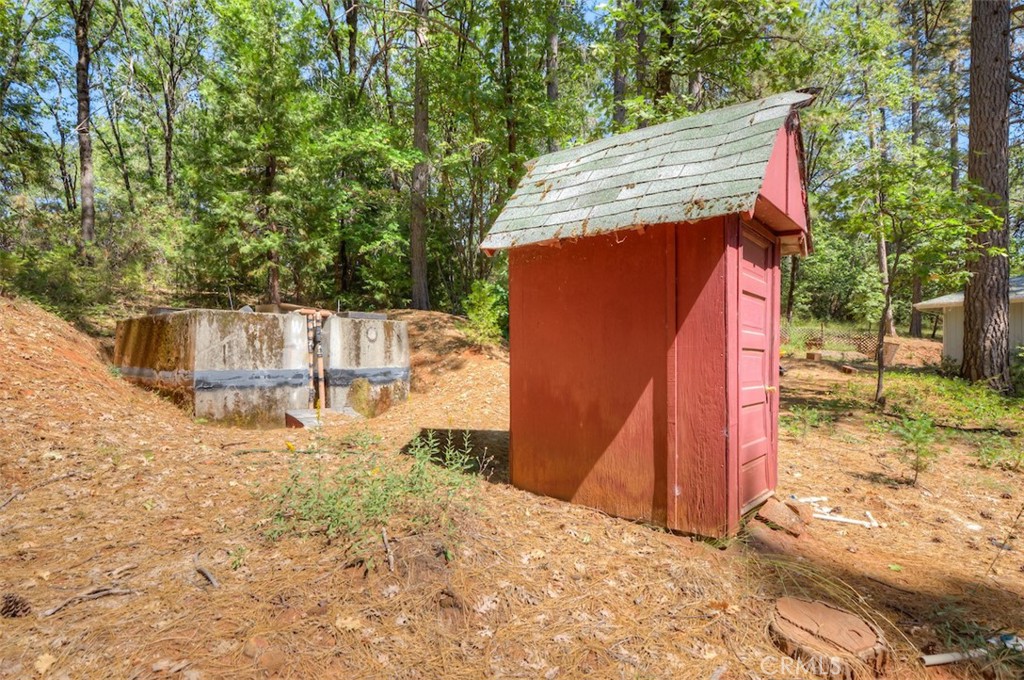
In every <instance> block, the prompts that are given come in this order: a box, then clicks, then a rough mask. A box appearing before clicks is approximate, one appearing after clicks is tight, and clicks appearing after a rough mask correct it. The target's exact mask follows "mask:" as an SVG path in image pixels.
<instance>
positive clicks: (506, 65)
mask: <svg viewBox="0 0 1024 680" xmlns="http://www.w3.org/2000/svg"><path fill="white" fill-rule="evenodd" d="M511 4H512V0H498V10H499V13H500V14H501V79H502V91H503V94H504V104H505V132H506V138H507V142H508V148H507V151H508V160H509V174H508V178H507V182H508V188H509V191H510V192H511V191H515V188H516V185H518V184H519V168H518V163H517V162H516V152H517V150H518V147H519V135H518V131H517V129H516V118H515V110H514V108H513V107H514V104H515V102H514V98H513V92H512V88H513V75H512V39H511V35H510V33H511V30H512V8H511Z"/></svg>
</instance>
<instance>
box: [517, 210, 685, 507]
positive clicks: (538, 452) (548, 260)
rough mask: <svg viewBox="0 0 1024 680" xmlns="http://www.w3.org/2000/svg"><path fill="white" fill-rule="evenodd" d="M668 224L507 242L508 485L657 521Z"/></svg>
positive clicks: (662, 461)
mask: <svg viewBox="0 0 1024 680" xmlns="http://www.w3.org/2000/svg"><path fill="white" fill-rule="evenodd" d="M668 241H669V228H666V227H657V228H651V229H648V230H646V231H645V232H644V233H642V234H641V233H637V232H635V231H634V232H620V233H618V234H609V235H604V236H593V237H589V238H584V239H581V240H579V241H576V242H563V243H562V245H561V247H553V246H546V245H541V246H527V247H524V248H517V249H514V250H512V251H511V252H510V253H509V278H510V284H511V297H510V310H509V312H510V319H511V328H510V343H511V370H510V374H511V375H510V385H509V387H510V392H511V394H510V396H511V452H510V474H511V479H512V483H513V484H515V485H516V486H518V487H520V488H523V489H526V490H528V491H534V492H536V493H541V494H544V495H548V496H553V497H555V498H561V499H565V500H571V501H573V502H576V503H580V504H582V505H588V506H591V507H596V508H600V509H602V510H604V511H605V512H608V513H610V514H614V515H618V516H621V517H629V518H634V519H643V520H648V521H652V522H658V523H666V522H667V511H666V489H667V471H668V461H667V450H668V448H669V438H668V424H667V421H668V418H667V408H668V403H669V399H668V394H667V393H668V379H667V373H668V371H667V368H666V360H667V356H668V348H669V346H670V343H671V322H670V321H669V319H668V318H667V317H668V313H667V312H668V309H669V306H668V305H667V303H666V291H667V290H670V286H671V285H672V281H673V280H674V276H672V275H671V274H670V272H668V271H667V270H668V268H669V266H668V265H669V264H670V263H671V258H667V257H666V246H667V242H668Z"/></svg>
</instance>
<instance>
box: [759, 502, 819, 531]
mask: <svg viewBox="0 0 1024 680" xmlns="http://www.w3.org/2000/svg"><path fill="white" fill-rule="evenodd" d="M757 516H758V517H759V518H760V519H762V520H764V521H765V522H768V523H769V525H775V526H777V527H779V528H780V529H782V530H784V531H785V532H787V533H789V534H791V535H793V536H801V535H803V533H804V531H806V529H807V527H806V525H805V524H804V521H803V520H802V519H800V515H798V514H797V513H795V512H793V511H792V510H791V509H790V508H788V507H787V506H786V505H785V504H783V503H782V502H781V501H780V500H779V499H777V498H769V499H768V500H767V501H765V504H764V505H762V506H761V507H760V508H759V509H758V511H757Z"/></svg>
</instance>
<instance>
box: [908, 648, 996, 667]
mask: <svg viewBox="0 0 1024 680" xmlns="http://www.w3.org/2000/svg"><path fill="white" fill-rule="evenodd" d="M988 651H989V650H987V649H972V650H971V651H969V652H946V653H945V654H923V655H921V663H923V664H924V665H925V666H944V665H946V664H947V663H956V662H957V661H966V660H967V659H977V658H979V657H982V656H988Z"/></svg>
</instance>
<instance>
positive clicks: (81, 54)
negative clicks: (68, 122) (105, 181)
mask: <svg viewBox="0 0 1024 680" xmlns="http://www.w3.org/2000/svg"><path fill="white" fill-rule="evenodd" d="M90 13H91V8H90V9H89V10H85V9H83V10H82V11H81V12H79V13H78V14H77V15H76V16H75V49H76V50H77V53H78V58H77V59H76V61H75V93H76V96H77V99H78V108H77V113H78V115H77V119H76V128H75V129H76V130H77V132H78V163H79V168H80V170H79V188H80V190H81V205H82V222H81V224H82V227H81V229H82V240H83V241H84V242H85V243H92V242H93V241H95V240H96V186H95V178H94V177H93V170H92V134H90V130H89V125H90V121H89V118H90V107H91V99H90V92H89V62H90V60H91V57H92V54H91V52H92V47H91V46H90V45H89V23H90V20H91V17H90Z"/></svg>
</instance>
